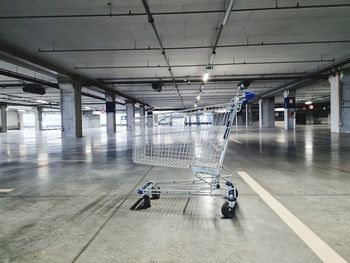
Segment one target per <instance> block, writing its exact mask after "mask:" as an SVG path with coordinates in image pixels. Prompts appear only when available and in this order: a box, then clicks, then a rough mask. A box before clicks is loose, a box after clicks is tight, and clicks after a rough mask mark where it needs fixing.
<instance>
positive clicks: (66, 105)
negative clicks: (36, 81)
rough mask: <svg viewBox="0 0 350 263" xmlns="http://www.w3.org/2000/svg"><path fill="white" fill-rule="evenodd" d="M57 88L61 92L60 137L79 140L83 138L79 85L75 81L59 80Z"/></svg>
mask: <svg viewBox="0 0 350 263" xmlns="http://www.w3.org/2000/svg"><path fill="white" fill-rule="evenodd" d="M59 87H60V92H61V97H60V108H61V116H62V136H63V137H71V138H72V137H73V138H81V137H82V136H83V129H82V112H81V88H82V86H81V83H80V82H79V81H77V80H74V81H67V80H62V81H61V80H60V81H59Z"/></svg>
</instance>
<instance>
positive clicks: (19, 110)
mask: <svg viewBox="0 0 350 263" xmlns="http://www.w3.org/2000/svg"><path fill="white" fill-rule="evenodd" d="M17 111H18V112H25V111H26V110H17Z"/></svg>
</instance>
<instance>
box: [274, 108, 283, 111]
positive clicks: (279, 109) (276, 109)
mask: <svg viewBox="0 0 350 263" xmlns="http://www.w3.org/2000/svg"><path fill="white" fill-rule="evenodd" d="M275 111H278V112H279V111H284V108H275Z"/></svg>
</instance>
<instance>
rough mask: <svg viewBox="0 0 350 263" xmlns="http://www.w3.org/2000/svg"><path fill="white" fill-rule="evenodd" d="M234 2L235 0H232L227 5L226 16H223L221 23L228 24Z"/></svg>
mask: <svg viewBox="0 0 350 263" xmlns="http://www.w3.org/2000/svg"><path fill="white" fill-rule="evenodd" d="M234 3H235V0H230V2H229V3H228V6H227V8H226V11H225V15H224V18H223V20H222V23H221V24H222V26H226V24H227V21H228V18H229V17H230V13H231V10H232V7H233V4H234Z"/></svg>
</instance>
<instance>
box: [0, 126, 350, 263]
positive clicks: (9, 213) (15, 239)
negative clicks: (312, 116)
mask: <svg viewBox="0 0 350 263" xmlns="http://www.w3.org/2000/svg"><path fill="white" fill-rule="evenodd" d="M231 137H232V139H233V141H231V142H230V144H229V148H228V151H227V155H226V160H225V167H227V168H228V169H230V170H232V171H238V170H243V171H246V172H247V173H249V174H250V176H251V177H253V178H254V179H255V180H256V181H257V182H259V183H260V184H261V185H262V186H263V187H264V188H265V189H266V190H267V191H268V192H270V193H271V194H272V195H273V196H274V197H275V198H276V199H277V200H279V201H280V202H281V203H282V204H283V205H284V206H285V207H286V208H287V209H289V210H290V211H291V212H292V213H293V214H294V215H295V216H296V217H298V218H299V219H300V220H301V221H302V222H303V223H304V224H306V225H307V226H308V227H309V228H310V229H311V230H312V231H314V232H315V233H316V234H317V235H318V236H319V237H320V238H321V239H323V240H324V241H325V242H326V243H327V244H328V245H329V246H330V247H332V248H333V249H334V250H335V251H336V252H337V253H339V254H340V255H341V256H342V257H344V258H345V259H346V260H348V261H350V249H349V247H350V199H349V196H350V162H349V160H350V135H340V136H339V135H335V134H332V135H331V134H330V132H329V129H328V128H327V127H301V128H298V130H297V132H296V133H293V132H285V131H283V130H281V129H266V130H262V131H259V130H257V129H248V130H245V129H239V130H237V132H236V131H235V130H234V131H233V133H232V136H231ZM129 146H130V143H129V145H128V142H127V140H126V135H125V132H124V131H123V130H118V133H117V135H116V136H115V137H107V136H106V135H105V131H104V130H103V129H101V130H87V131H85V137H84V138H82V139H78V140H62V139H61V137H60V132H59V131H45V132H42V133H41V134H35V132H28V131H26V132H21V131H9V132H8V133H7V134H0V188H14V189H15V190H14V191H13V192H10V193H0V262H73V261H74V262H75V261H76V262H128V263H130V262H138V263H140V262H180V261H181V262H198V263H199V262H201V263H203V262H269V263H271V262H293V263H295V262H320V260H319V258H318V257H317V256H316V255H315V254H314V253H313V252H312V251H311V250H310V249H309V248H308V247H307V246H306V245H305V244H304V243H303V241H302V240H301V239H300V238H299V237H298V236H296V235H295V234H294V232H293V231H292V230H291V229H290V228H289V227H288V226H287V225H286V224H285V223H284V222H283V221H282V220H281V219H280V218H279V217H278V216H277V215H276V214H275V213H274V212H273V211H272V210H271V209H270V208H269V207H268V206H267V205H266V204H265V203H264V201H263V200H261V198H259V196H258V195H257V194H256V193H255V192H254V191H253V190H252V189H251V188H250V187H249V186H248V185H247V184H245V182H244V181H243V180H242V179H241V178H240V177H239V176H238V175H237V174H235V175H234V179H235V182H236V185H237V187H238V189H239V193H240V196H239V204H238V206H237V209H236V218H234V219H233V220H225V219H222V218H221V213H220V207H221V205H222V203H223V202H224V200H223V199H222V198H219V197H215V198H210V197H191V198H190V199H189V201H188V198H186V197H184V198H180V197H177V198H166V197H162V198H161V199H160V200H155V201H152V208H151V209H147V210H142V211H132V210H130V209H129V208H130V207H131V206H132V205H133V203H134V202H135V201H136V200H137V199H138V197H137V196H136V195H135V189H136V188H137V187H138V186H140V185H141V184H142V182H144V181H147V180H149V179H151V178H164V179H166V178H188V177H191V176H192V175H191V172H190V171H188V170H181V169H180V170H179V169H169V168H160V167H149V166H144V165H135V164H133V163H132V162H131V151H130V147H129Z"/></svg>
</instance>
